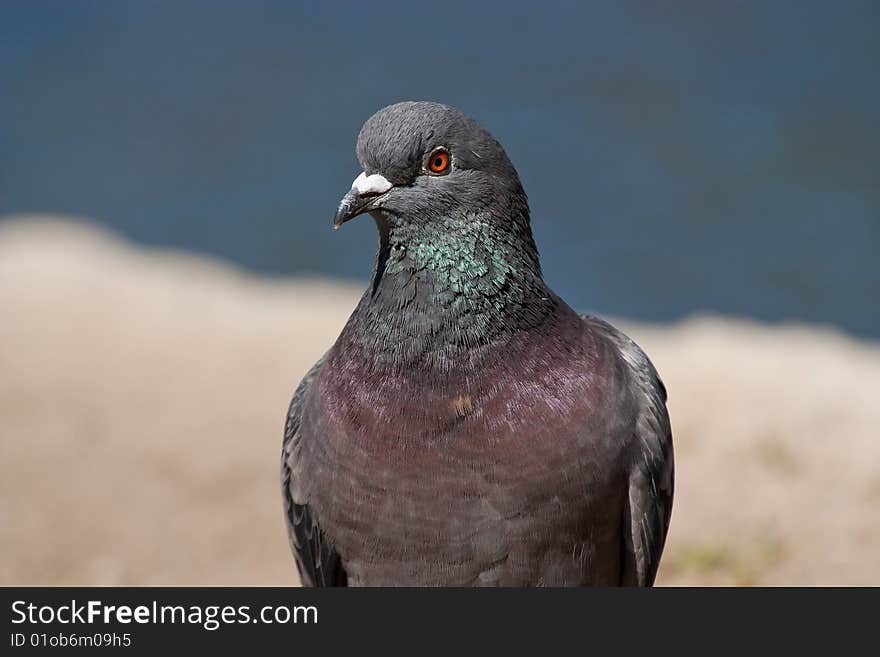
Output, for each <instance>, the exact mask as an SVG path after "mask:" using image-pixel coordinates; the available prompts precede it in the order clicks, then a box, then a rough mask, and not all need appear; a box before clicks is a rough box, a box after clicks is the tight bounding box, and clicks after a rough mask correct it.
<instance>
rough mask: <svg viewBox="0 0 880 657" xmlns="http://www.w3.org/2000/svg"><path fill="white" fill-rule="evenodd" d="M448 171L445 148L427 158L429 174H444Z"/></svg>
mask: <svg viewBox="0 0 880 657" xmlns="http://www.w3.org/2000/svg"><path fill="white" fill-rule="evenodd" d="M447 169H449V153H448V152H446V149H445V148H438V149H437V150H435V151H434V152H433V153H431V155H430V157H429V158H428V170H429V171H430V172H431V173H438V174H439V173H446V170H447Z"/></svg>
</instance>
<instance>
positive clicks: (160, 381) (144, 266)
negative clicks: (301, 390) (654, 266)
mask: <svg viewBox="0 0 880 657" xmlns="http://www.w3.org/2000/svg"><path fill="white" fill-rule="evenodd" d="M358 294H359V291H358V290H354V289H351V288H347V287H344V286H342V285H339V284H335V283H328V282H320V281H314V282H304V281H274V282H273V281H267V280H262V279H258V278H255V277H251V276H248V275H245V274H242V273H241V272H239V271H237V270H235V269H232V268H229V267H226V266H223V265H219V264H216V263H213V262H211V261H206V260H201V259H197V258H194V257H191V256H185V255H180V254H168V253H162V252H154V251H145V250H140V249H135V248H132V247H131V246H129V245H127V244H124V243H121V242H118V241H116V240H114V239H112V238H110V237H108V236H107V235H105V234H103V233H100V232H98V231H96V230H93V229H89V228H86V227H83V226H82V225H76V224H71V223H66V222H59V221H50V220H42V221H37V220H35V219H30V220H17V221H7V222H5V223H4V224H2V225H0V309H2V310H0V312H2V315H0V555H2V558H0V584H260V585H270V584H277V585H286V584H294V583H296V575H295V573H294V568H293V564H292V561H291V557H290V555H289V552H288V547H287V539H286V536H285V533H284V529H283V522H282V518H281V503H280V498H279V491H278V484H277V457H278V450H279V446H280V445H279V444H280V432H281V425H282V421H283V417H284V412H285V409H286V404H287V402H288V400H289V397H290V394H291V392H292V390H293V388H294V386H295V385H296V383H297V381H298V380H299V377H300V376H301V374H302V373H303V372H304V371H305V370H306V369H307V367H308V366H309V365H310V364H311V363H312V362H313V361H314V360H315V359H316V358H317V357H318V356H319V355H320V354H321V353H322V352H323V350H324V349H325V348H326V347H327V346H328V345H329V344H331V342H332V341H333V339H334V338H335V336H336V334H337V332H338V331H339V329H340V327H341V326H342V324H343V322H344V321H345V319H346V317H347V315H348V313H349V312H350V310H351V308H352V307H353V305H354V302H355V299H356V297H357V295H358ZM626 328H628V330H629V331H630V333H631V334H632V335H633V337H634V338H635V339H636V340H638V341H639V342H640V343H641V344H642V345H643V346H644V347H645V349H646V350H647V351H648V352H649V353H650V354H651V356H652V357H653V359H654V361H655V363H656V364H657V366H658V368H659V369H660V371H661V373H662V374H663V376H664V379H665V380H666V383H667V385H668V387H669V390H670V394H671V399H670V410H671V413H672V416H673V425H674V430H675V438H676V452H677V454H676V456H677V479H678V493H677V496H676V507H675V511H674V514H673V525H672V532H671V536H670V540H669V545H668V550H667V555H666V557H665V561H664V564H663V567H662V568H661V577H660V582H661V583H665V584H880V559H878V557H877V555H878V553H880V476H878V474H877V473H878V471H880V467H878V466H880V443H878V437H880V436H878V429H877V427H878V426H880V404H878V403H877V401H876V395H877V391H878V390H880V347H878V346H877V345H875V344H871V343H866V342H859V341H856V340H853V339H850V338H847V337H845V336H843V335H840V334H839V333H836V332H834V331H832V330H826V329H816V328H808V327H799V326H787V327H768V326H762V325H758V324H754V323H750V322H743V321H731V320H722V319H711V318H703V319H694V320H691V321H688V322H685V323H683V324H680V325H676V326H672V327H663V328H659V327H649V326H636V325H631V326H628V327H626Z"/></svg>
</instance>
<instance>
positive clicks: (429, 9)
mask: <svg viewBox="0 0 880 657" xmlns="http://www.w3.org/2000/svg"><path fill="white" fill-rule="evenodd" d="M876 6H877V5H875V4H872V3H847V6H846V7H843V6H837V5H835V6H832V4H831V3H820V2H797V3H795V2H792V3H782V2H779V3H752V4H740V3H736V6H734V3H699V2H693V3H683V4H682V3H678V4H675V5H668V4H666V3H653V2H644V3H613V4H609V5H605V6H602V5H599V4H593V3H575V2H569V3H518V2H505V3H497V4H496V3H475V2H467V3H455V2H450V1H444V2H419V3H402V4H397V5H394V4H388V3H381V2H359V3H352V4H350V5H339V4H336V3H318V2H312V3H290V2H151V3H144V2H103V3H98V2H91V3H89V2H79V3H59V2H54V3H48V2H38V1H33V0H30V1H26V2H24V1H22V2H5V3H3V4H2V6H0V214H11V213H18V212H59V213H67V214H77V215H81V216H85V217H90V218H93V219H95V220H96V221H99V222H101V223H103V224H106V225H108V226H110V227H112V228H114V229H115V230H118V231H120V232H122V233H124V234H125V235H127V236H129V237H131V238H133V239H135V240H138V241H140V242H144V243H147V244H159V245H171V246H175V247H180V248H185V249H192V250H196V251H200V252H206V253H211V254H216V255H219V256H222V257H224V258H227V259H229V260H232V261H235V262H237V263H240V264H241V265H243V266H245V267H248V268H251V269H254V270H258V271H260V272H266V273H269V274H322V275H327V274H329V275H335V276H342V277H348V278H356V279H360V280H366V278H367V275H368V272H369V268H370V265H371V261H372V257H373V250H374V241H375V235H374V232H375V229H374V227H373V225H372V222H371V221H369V219H367V218H364V219H362V220H360V221H356V222H352V223H350V224H348V225H346V226H345V228H344V229H343V230H340V231H338V232H336V233H334V232H332V231H331V230H330V228H329V224H330V217H331V215H332V213H333V210H334V208H335V206H336V204H337V202H338V200H339V198H340V197H341V195H342V194H343V193H344V192H345V191H346V190H347V189H348V186H349V184H350V183H351V180H352V179H353V178H354V177H355V175H356V174H357V173H358V171H359V169H358V167H357V163H356V160H355V157H354V141H355V137H356V135H357V131H358V129H359V128H360V125H361V123H362V122H363V120H364V119H366V118H367V117H368V116H369V115H370V114H371V113H372V112H373V111H375V110H376V109H378V108H380V107H382V106H384V105H387V104H389V103H391V102H395V101H398V100H403V99H432V100H440V101H443V102H447V103H450V104H453V105H456V106H458V107H460V108H461V109H463V110H465V111H466V112H467V113H469V114H471V115H473V116H475V117H476V118H478V119H479V120H480V121H481V122H483V123H484V124H485V125H486V126H488V127H489V128H490V130H492V132H494V133H495V134H496V136H497V137H498V138H499V139H500V140H501V141H502V143H503V144H504V145H505V147H506V149H507V151H508V153H509V155H510V156H511V158H512V159H513V161H514V163H515V164H516V166H517V167H518V169H519V171H520V174H521V176H522V179H523V182H524V184H525V187H526V191H527V192H528V194H529V198H530V201H531V206H532V223H533V227H534V231H535V236H536V239H537V242H538V246H539V248H540V250H541V253H542V255H543V264H544V269H545V273H546V278H547V279H548V281H549V282H550V284H551V286H552V287H553V288H554V289H555V290H556V291H557V292H559V293H560V294H562V295H563V296H564V297H565V298H566V299H567V300H568V301H569V302H570V303H571V304H572V305H574V306H575V307H578V308H582V309H592V310H596V311H599V312H603V313H611V314H616V315H623V316H629V317H633V318H637V319H647V320H661V321H665V320H671V319H675V318H679V317H682V316H685V315H688V314H690V313H693V312H699V311H714V312H722V313H728V314H736V315H746V316H752V317H756V318H760V319H766V320H789V319H796V320H805V321H811V322H822V323H830V324H835V325H837V326H840V327H842V328H844V329H846V330H848V331H850V332H853V333H856V334H861V335H867V336H872V337H880V303H878V301H877V298H878V293H877V289H878V284H880V258H878V255H877V252H878V246H880V167H878V152H880V136H878V126H877V123H878V117H880V85H878V79H877V65H878V63H880V41H878V40H877V39H876V34H875V32H876V26H877V25H878V20H877V19H878V14H880V10H878V9H875V7H876Z"/></svg>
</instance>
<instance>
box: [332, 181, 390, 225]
mask: <svg viewBox="0 0 880 657" xmlns="http://www.w3.org/2000/svg"><path fill="white" fill-rule="evenodd" d="M391 187H392V185H391V183H390V182H388V179H387V178H385V176H382V175H380V174H378V173H374V174H373V175H371V176H368V175H367V174H366V173H362V174H361V175H359V176H358V177H357V178H355V179H354V182H353V183H352V184H351V190H349V192H348V194H346V195H345V196H343V197H342V200H341V201H340V202H339V207H338V208H337V209H336V214H335V215H334V216H333V230H336V229H337V228H339V227H340V226H341V225H342V224H344V223H345V222H346V221H348V220H349V219H354V218H355V217H356V216H358V215H360V214H364V213H365V212H370V211H371V210H375V209H376V208H377V207H379V206H378V199H379V197H381V196H382V195H383V194H385V192H387V191H388V190H389V189H391Z"/></svg>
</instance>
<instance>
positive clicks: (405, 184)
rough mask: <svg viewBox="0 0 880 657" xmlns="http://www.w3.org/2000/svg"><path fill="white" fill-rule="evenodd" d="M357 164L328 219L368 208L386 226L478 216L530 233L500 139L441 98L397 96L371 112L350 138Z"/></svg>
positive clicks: (440, 225) (429, 226)
mask: <svg viewBox="0 0 880 657" xmlns="http://www.w3.org/2000/svg"><path fill="white" fill-rule="evenodd" d="M357 156H358V160H359V161H360V164H361V166H362V167H363V173H361V174H360V175H359V176H358V177H357V178H356V179H355V180H354V182H353V183H352V188H351V190H350V191H349V192H348V193H347V194H346V195H345V196H344V198H343V199H342V201H341V202H340V204H339V207H338V210H337V212H336V215H335V216H334V218H333V225H334V227H335V228H338V227H339V226H341V225H342V224H343V223H345V222H346V221H348V220H350V219H353V218H354V217H356V216H358V215H361V214H365V213H370V214H372V215H373V217H374V218H375V219H376V220H377V222H379V223H380V226H384V227H386V228H387V229H389V230H392V231H393V230H394V229H395V228H398V229H401V230H400V231H398V232H401V233H404V232H409V233H413V232H414V230H415V231H417V232H421V233H424V232H426V231H427V232H431V233H435V232H438V231H444V230H445V231H455V230H456V229H460V228H462V227H463V224H465V223H466V220H467V217H474V216H479V217H480V221H482V222H491V223H493V224H496V225H495V228H496V229H497V230H498V231H508V230H509V231H513V232H522V231H525V232H526V233H527V234H528V235H529V239H530V229H529V227H528V214H529V213H528V202H527V199H526V195H525V192H524V191H523V188H522V185H521V183H520V180H519V176H518V175H517V172H516V169H515V168H514V167H513V164H511V162H510V160H509V159H508V157H507V154H506V153H505V152H504V149H503V148H502V147H501V144H499V143H498V141H497V140H496V139H495V138H494V137H493V136H492V135H491V134H489V132H488V131H487V130H485V129H484V128H483V127H482V126H480V125H479V124H478V123H477V122H476V121H474V120H473V119H471V118H469V117H467V116H465V115H464V114H462V113H461V112H459V111H458V110H456V109H454V108H452V107H449V106H447V105H441V104H439V103H431V102H403V103H397V104H395V105H391V106H389V107H386V108H384V109H382V110H379V111H378V112H377V113H376V114H374V115H373V116H372V117H370V118H369V119H368V120H367V122H366V123H365V124H364V126H363V128H362V129H361V132H360V135H359V136H358V141H357Z"/></svg>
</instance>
